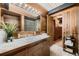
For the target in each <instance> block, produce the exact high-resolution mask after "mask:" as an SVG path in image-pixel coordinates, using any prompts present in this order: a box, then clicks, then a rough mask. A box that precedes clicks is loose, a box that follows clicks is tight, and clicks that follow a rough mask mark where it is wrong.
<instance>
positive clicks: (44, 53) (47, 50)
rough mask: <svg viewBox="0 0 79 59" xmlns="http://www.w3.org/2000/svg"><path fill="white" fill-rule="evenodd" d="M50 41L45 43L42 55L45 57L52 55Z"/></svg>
mask: <svg viewBox="0 0 79 59" xmlns="http://www.w3.org/2000/svg"><path fill="white" fill-rule="evenodd" d="M49 48H50V47H49V45H48V41H44V42H43V48H42V55H43V56H49V55H50V49H49Z"/></svg>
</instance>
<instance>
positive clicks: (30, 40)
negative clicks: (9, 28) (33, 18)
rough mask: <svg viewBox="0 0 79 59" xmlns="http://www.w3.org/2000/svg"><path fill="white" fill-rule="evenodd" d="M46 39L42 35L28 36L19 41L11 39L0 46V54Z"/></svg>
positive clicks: (45, 35)
mask: <svg viewBox="0 0 79 59" xmlns="http://www.w3.org/2000/svg"><path fill="white" fill-rule="evenodd" d="M46 38H49V36H48V35H47V34H45V33H43V34H41V35H36V36H29V37H24V38H20V39H13V41H12V42H8V43H3V44H0V54H2V53H5V52H8V51H10V50H13V49H16V48H19V47H21V46H25V45H28V44H31V43H34V42H37V41H41V40H44V39H46Z"/></svg>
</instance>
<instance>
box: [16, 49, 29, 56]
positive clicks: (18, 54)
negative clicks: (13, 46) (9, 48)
mask: <svg viewBox="0 0 79 59" xmlns="http://www.w3.org/2000/svg"><path fill="white" fill-rule="evenodd" d="M27 54H28V53H27V50H26V48H25V49H22V50H20V51H19V52H17V53H16V54H15V56H26V55H27Z"/></svg>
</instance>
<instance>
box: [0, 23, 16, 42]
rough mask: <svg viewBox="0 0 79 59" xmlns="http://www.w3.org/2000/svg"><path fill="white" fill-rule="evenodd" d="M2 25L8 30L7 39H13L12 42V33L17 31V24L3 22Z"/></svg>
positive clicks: (0, 24)
mask: <svg viewBox="0 0 79 59" xmlns="http://www.w3.org/2000/svg"><path fill="white" fill-rule="evenodd" d="M0 26H1V27H2V28H3V29H4V30H5V31H6V33H7V39H6V42H8V41H11V42H12V38H11V37H12V34H13V32H15V31H16V25H15V24H11V23H4V22H1V23H0Z"/></svg>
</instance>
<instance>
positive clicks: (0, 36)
mask: <svg viewBox="0 0 79 59" xmlns="http://www.w3.org/2000/svg"><path fill="white" fill-rule="evenodd" d="M6 39H7V33H6V32H5V31H4V29H0V44H2V43H4V41H5V40H6Z"/></svg>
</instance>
